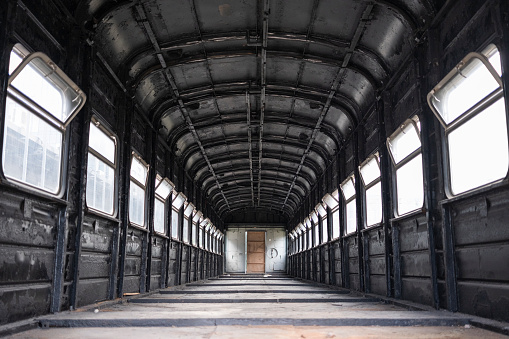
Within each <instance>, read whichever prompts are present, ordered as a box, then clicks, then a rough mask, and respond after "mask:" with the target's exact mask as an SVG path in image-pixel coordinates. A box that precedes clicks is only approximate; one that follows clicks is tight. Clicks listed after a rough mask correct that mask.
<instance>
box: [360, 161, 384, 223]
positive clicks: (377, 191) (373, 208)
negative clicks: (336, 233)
mask: <svg viewBox="0 0 509 339" xmlns="http://www.w3.org/2000/svg"><path fill="white" fill-rule="evenodd" d="M359 170H360V173H361V178H362V181H363V183H364V189H365V198H366V226H368V227H369V226H373V225H376V224H379V223H380V222H381V221H382V183H381V181H380V160H379V158H378V154H374V155H373V156H371V157H370V158H368V159H367V160H366V161H365V162H364V163H363V164H362V165H361V166H360V167H359Z"/></svg>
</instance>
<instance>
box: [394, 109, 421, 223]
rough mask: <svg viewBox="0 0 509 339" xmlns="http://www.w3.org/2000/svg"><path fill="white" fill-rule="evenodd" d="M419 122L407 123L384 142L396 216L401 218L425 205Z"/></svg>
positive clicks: (411, 120) (411, 121)
mask: <svg viewBox="0 0 509 339" xmlns="http://www.w3.org/2000/svg"><path fill="white" fill-rule="evenodd" d="M419 128H420V123H419V121H418V119H417V117H413V118H412V119H409V120H407V121H406V122H405V123H404V124H403V125H401V126H400V128H399V129H398V130H397V131H396V132H394V133H393V134H392V135H391V136H390V137H389V138H388V139H387V146H388V149H389V152H390V155H391V159H392V163H393V166H394V169H395V176H396V183H395V184H396V213H397V214H398V215H403V214H405V213H408V212H411V211H415V210H417V209H419V208H422V206H423V204H424V188H423V181H424V180H423V172H422V155H421V140H420V137H419V133H420V131H419Z"/></svg>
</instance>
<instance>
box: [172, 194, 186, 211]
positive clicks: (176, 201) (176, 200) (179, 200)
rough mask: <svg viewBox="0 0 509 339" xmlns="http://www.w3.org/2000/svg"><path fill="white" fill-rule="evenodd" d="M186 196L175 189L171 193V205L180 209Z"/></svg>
mask: <svg viewBox="0 0 509 339" xmlns="http://www.w3.org/2000/svg"><path fill="white" fill-rule="evenodd" d="M186 199H187V198H186V196H185V195H184V194H183V193H178V192H177V191H176V190H174V191H173V193H172V205H173V207H174V208H176V209H178V210H179V209H180V208H181V207H182V206H183V205H184V203H185V202H186Z"/></svg>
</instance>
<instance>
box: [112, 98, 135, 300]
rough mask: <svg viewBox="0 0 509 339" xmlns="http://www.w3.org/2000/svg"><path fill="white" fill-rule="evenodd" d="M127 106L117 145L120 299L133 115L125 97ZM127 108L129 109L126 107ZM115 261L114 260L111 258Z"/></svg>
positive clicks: (118, 290) (118, 293) (129, 103)
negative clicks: (118, 156) (120, 153)
mask: <svg viewBox="0 0 509 339" xmlns="http://www.w3.org/2000/svg"><path fill="white" fill-rule="evenodd" d="M126 101H127V103H128V105H126V107H124V111H123V112H122V113H123V115H124V119H122V118H120V119H118V121H119V131H122V136H121V138H120V141H121V142H119V144H120V145H122V147H121V150H122V158H121V159H120V161H119V164H120V170H119V176H120V187H119V195H120V198H119V201H120V204H119V216H120V232H119V233H120V244H119V247H120V251H119V252H120V257H119V258H118V260H119V272H118V277H117V296H119V297H122V296H123V293H124V275H125V260H126V246H127V232H128V229H129V186H130V180H131V177H130V169H131V133H132V114H133V113H134V105H133V102H132V100H131V99H130V98H128V97H127V96H126ZM127 106H129V107H127ZM113 259H115V258H113Z"/></svg>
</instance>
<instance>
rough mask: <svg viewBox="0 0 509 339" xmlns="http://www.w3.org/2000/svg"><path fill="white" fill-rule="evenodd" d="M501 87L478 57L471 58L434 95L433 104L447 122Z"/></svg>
mask: <svg viewBox="0 0 509 339" xmlns="http://www.w3.org/2000/svg"><path fill="white" fill-rule="evenodd" d="M497 88H499V84H498V82H497V81H496V80H495V78H494V77H493V75H492V74H491V73H490V71H489V70H488V69H487V68H486V66H485V65H484V64H483V63H482V62H481V61H480V60H479V59H477V58H473V59H470V60H469V61H468V62H467V64H466V66H464V67H463V68H461V74H458V75H456V76H455V77H453V78H452V79H451V80H450V81H448V82H447V84H445V86H443V87H442V88H441V89H440V90H439V91H437V92H436V93H435V94H434V96H433V97H432V102H433V105H434V106H435V107H436V109H437V110H438V112H439V114H440V115H441V116H442V119H444V121H445V123H446V124H449V123H451V122H452V121H453V120H454V119H456V118H457V117H459V116H460V115H461V114H463V113H464V112H466V111H467V110H469V109H470V108H471V107H473V106H474V105H475V104H477V103H478V102H479V101H481V100H482V99H483V98H485V97H486V96H488V95H489V94H490V93H492V92H493V91H494V90H496V89H497Z"/></svg>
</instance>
